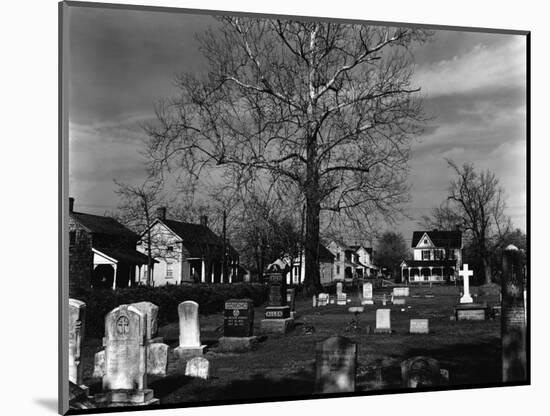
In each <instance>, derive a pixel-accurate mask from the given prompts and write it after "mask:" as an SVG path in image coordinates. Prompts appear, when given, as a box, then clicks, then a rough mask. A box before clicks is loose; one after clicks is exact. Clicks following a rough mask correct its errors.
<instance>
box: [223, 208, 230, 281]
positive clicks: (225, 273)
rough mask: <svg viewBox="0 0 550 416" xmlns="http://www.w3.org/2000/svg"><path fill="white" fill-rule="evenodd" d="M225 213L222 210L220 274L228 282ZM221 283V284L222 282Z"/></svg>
mask: <svg viewBox="0 0 550 416" xmlns="http://www.w3.org/2000/svg"><path fill="white" fill-rule="evenodd" d="M226 223H227V211H226V210H225V209H224V210H223V231H222V232H223V260H222V274H223V278H224V279H227V281H228V282H229V277H228V276H227V228H226ZM222 283H223V282H222Z"/></svg>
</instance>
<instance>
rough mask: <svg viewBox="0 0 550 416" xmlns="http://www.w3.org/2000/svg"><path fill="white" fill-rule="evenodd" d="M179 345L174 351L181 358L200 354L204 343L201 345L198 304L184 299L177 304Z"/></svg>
mask: <svg viewBox="0 0 550 416" xmlns="http://www.w3.org/2000/svg"><path fill="white" fill-rule="evenodd" d="M178 315H179V326H180V345H179V346H178V347H177V348H175V349H174V353H175V354H176V355H177V356H178V357H179V358H182V359H185V358H190V357H195V356H200V355H202V354H203V352H204V348H205V347H206V346H205V345H201V339H200V336H201V328H200V323H199V304H198V303H197V302H194V301H192V300H186V301H185V302H181V303H180V304H179V305H178Z"/></svg>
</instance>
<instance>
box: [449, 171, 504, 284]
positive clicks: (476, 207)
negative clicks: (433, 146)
mask: <svg viewBox="0 0 550 416" xmlns="http://www.w3.org/2000/svg"><path fill="white" fill-rule="evenodd" d="M447 163H448V164H449V166H450V167H451V168H452V169H453V170H454V171H455V173H456V175H457V178H456V179H454V180H452V181H451V184H450V186H449V196H448V200H449V201H450V202H451V203H452V205H451V208H450V209H452V210H453V212H454V214H455V216H456V217H458V218H460V220H461V221H460V226H461V229H462V230H464V231H466V232H468V233H470V237H471V239H472V243H473V246H474V248H475V250H476V251H477V253H478V255H479V256H480V258H481V261H482V263H483V271H484V275H485V276H484V277H485V283H491V277H492V267H491V254H492V250H493V249H494V247H495V246H496V245H497V244H498V243H499V242H500V241H501V240H502V238H503V236H504V235H506V234H507V233H508V232H509V230H510V227H511V222H510V219H509V218H508V217H507V216H506V215H505V213H504V210H505V208H506V204H505V201H504V191H503V189H502V188H501V187H499V181H498V179H497V177H496V176H495V174H494V173H492V172H490V171H488V170H486V171H482V172H476V171H475V169H474V166H473V165H472V164H467V163H466V164H464V165H462V167H459V166H458V165H456V163H454V162H453V161H452V160H447Z"/></svg>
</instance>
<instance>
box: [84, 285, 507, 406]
mask: <svg viewBox="0 0 550 416" xmlns="http://www.w3.org/2000/svg"><path fill="white" fill-rule="evenodd" d="M473 292H474V293H476V291H475V290H473ZM383 293H386V295H387V297H388V299H389V297H390V296H389V295H390V289H384V290H375V292H374V297H375V302H376V306H373V305H365V311H364V312H363V313H362V314H360V315H359V319H360V326H361V328H360V330H359V331H358V332H347V326H348V324H349V323H350V321H351V319H352V318H353V315H352V314H350V313H349V312H348V307H349V306H356V305H359V304H360V299H359V297H358V295H357V294H352V303H349V304H348V305H347V306H337V305H329V306H326V307H322V308H313V307H312V305H311V299H302V300H300V299H297V302H296V311H297V313H298V318H297V320H296V327H295V329H294V330H293V331H292V332H290V333H289V334H287V335H285V336H272V335H270V336H267V337H262V340H261V342H260V343H259V345H258V348H257V349H256V350H254V351H251V352H247V353H240V354H228V353H219V352H216V343H217V340H218V338H220V337H221V336H222V326H223V316H222V314H221V313H220V314H216V315H209V316H201V341H202V343H203V344H206V345H208V346H209V350H208V352H207V353H206V354H205V357H206V358H208V360H209V361H210V370H211V371H210V375H211V377H210V379H209V380H201V379H193V378H190V377H186V376H185V375H184V373H185V362H182V361H178V360H176V359H175V358H174V357H173V356H172V354H171V352H169V354H170V355H169V363H168V373H167V376H166V377H155V376H149V377H148V384H149V387H150V388H152V389H153V390H154V392H155V397H157V398H159V399H160V402H161V403H183V402H204V401H209V400H232V399H235V400H242V399H261V398H272V397H288V396H293V395H300V396H303V395H309V394H312V393H313V388H314V378H315V376H314V374H315V344H316V343H317V342H319V341H322V340H324V339H326V338H328V337H330V336H333V335H344V336H347V337H349V338H351V339H352V340H353V341H355V342H357V344H358V368H357V376H356V389H357V390H358V391H372V390H379V389H394V388H400V387H401V375H400V363H401V361H403V360H405V359H407V358H410V357H412V356H416V355H427V356H430V357H433V358H435V359H437V360H439V362H440V364H441V368H445V369H448V370H449V373H450V384H451V385H456V386H459V385H464V384H468V385H471V384H486V383H498V382H500V381H501V353H500V320H498V319H497V320H488V321H459V322H456V321H451V320H450V319H449V317H450V316H451V315H452V314H453V307H454V305H455V304H456V303H457V301H458V298H459V289H458V288H457V287H454V286H445V287H434V288H428V287H412V288H411V290H410V294H411V296H409V297H408V298H407V304H406V305H404V306H403V305H389V304H388V306H386V308H390V309H391V323H392V329H393V333H392V334H391V335H373V334H368V331H367V327H370V328H374V326H375V321H376V318H375V314H376V309H377V308H380V307H382V306H381V301H380V300H379V299H381V297H382V295H383ZM474 301H475V302H478V301H479V302H483V301H485V302H487V303H488V304H489V305H493V304H496V303H498V295H496V296H495V295H480V296H478V297H475V298H474ZM160 307H162V305H160ZM263 312H264V308H263V307H261V308H257V309H256V310H255V317H256V319H255V333H259V325H260V319H262V317H263ZM410 318H429V320H430V334H429V335H409V334H408V329H409V319H410ZM304 324H306V325H308V326H309V325H313V326H314V327H315V332H314V333H313V334H305V333H304V331H303V327H304ZM159 335H160V336H164V340H165V341H164V342H166V343H167V344H168V345H169V346H170V348H174V347H177V345H178V336H179V335H178V324H177V323H171V324H168V325H165V326H163V327H161V328H160V329H159ZM101 348H102V347H101V340H100V339H86V340H85V343H84V348H83V362H84V366H85V367H84V383H85V384H87V385H88V386H90V390H91V393H92V394H93V393H95V392H98V391H99V390H100V389H101V379H97V378H92V377H91V376H92V372H93V356H94V353H95V352H96V351H98V350H100V349H101Z"/></svg>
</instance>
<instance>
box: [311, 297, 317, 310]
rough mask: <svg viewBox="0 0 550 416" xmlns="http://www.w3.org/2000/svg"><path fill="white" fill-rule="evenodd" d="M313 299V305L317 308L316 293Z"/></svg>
mask: <svg viewBox="0 0 550 416" xmlns="http://www.w3.org/2000/svg"><path fill="white" fill-rule="evenodd" d="M312 301H313V304H312V306H313V307H314V308H316V307H317V297H316V296H315V295H313V299H312Z"/></svg>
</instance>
